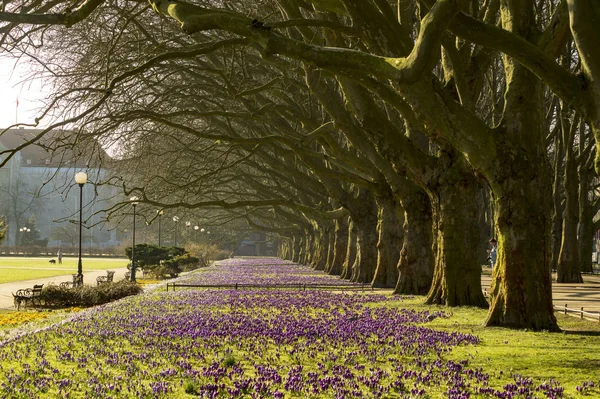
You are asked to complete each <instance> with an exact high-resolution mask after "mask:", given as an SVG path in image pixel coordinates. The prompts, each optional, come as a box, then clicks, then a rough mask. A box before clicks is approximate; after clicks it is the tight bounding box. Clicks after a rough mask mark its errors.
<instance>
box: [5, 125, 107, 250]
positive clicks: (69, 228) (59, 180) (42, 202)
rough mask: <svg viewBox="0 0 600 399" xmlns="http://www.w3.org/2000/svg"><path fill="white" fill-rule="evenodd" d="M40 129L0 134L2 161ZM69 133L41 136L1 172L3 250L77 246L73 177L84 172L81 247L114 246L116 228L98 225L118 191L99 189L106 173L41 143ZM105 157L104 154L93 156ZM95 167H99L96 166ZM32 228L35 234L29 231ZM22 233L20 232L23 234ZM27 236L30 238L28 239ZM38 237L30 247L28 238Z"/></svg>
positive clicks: (66, 151)
mask: <svg viewBox="0 0 600 399" xmlns="http://www.w3.org/2000/svg"><path fill="white" fill-rule="evenodd" d="M39 132H41V130H39V129H11V130H8V131H6V132H5V133H4V134H2V135H1V136H0V151H1V152H3V154H2V155H0V162H1V161H4V160H5V159H7V157H8V156H9V154H10V153H8V152H5V151H7V150H12V149H14V148H17V147H18V146H20V145H22V144H23V143H24V142H25V141H26V140H27V139H28V138H31V137H33V136H34V135H35V134H37V133H39ZM69 134H72V133H71V132H67V131H57V132H52V133H51V134H48V135H46V136H45V137H44V140H43V141H42V142H41V143H40V144H38V145H30V146H27V147H25V148H23V149H21V150H20V151H18V152H16V153H15V154H14V155H13V157H12V158H11V159H10V160H8V162H7V163H6V165H4V166H3V167H2V168H0V215H2V216H4V217H5V218H6V221H7V225H8V233H7V237H6V239H5V240H4V243H3V246H15V245H22V244H26V243H29V244H36V245H40V246H44V244H46V245H47V246H49V247H67V248H68V247H73V246H75V245H76V244H77V245H78V237H79V236H78V233H79V230H78V226H79V225H78V223H79V194H80V188H79V186H78V185H77V184H76V183H75V181H74V176H75V173H77V172H78V171H81V170H83V171H85V172H87V174H88V182H89V183H88V184H86V185H85V186H84V187H83V219H84V222H85V226H86V227H85V228H84V233H83V237H84V240H83V241H84V242H83V246H84V247H86V246H93V247H110V246H115V245H117V244H118V242H117V239H116V230H112V231H111V230H110V229H108V226H106V224H104V223H102V221H103V220H104V218H105V214H104V213H103V212H102V210H103V209H108V208H110V206H111V205H112V204H113V203H114V202H115V198H116V195H117V189H116V188H114V187H112V186H108V185H102V184H101V183H102V180H103V178H104V176H105V175H106V170H105V169H102V168H94V167H90V166H89V165H86V164H85V161H82V160H81V159H82V157H78V156H75V153H73V152H72V151H71V150H70V149H68V147H67V149H64V150H63V149H60V150H59V151H52V150H50V146H47V145H44V143H50V142H52V140H53V138H55V137H66V136H68V135H69ZM101 157H104V158H105V159H108V156H107V155H106V153H103V154H100V155H96V158H97V159H99V158H101ZM96 164H99V163H96ZM31 228H33V229H34V230H37V232H35V231H34V232H31V231H28V229H29V230H31ZM21 230H24V231H21ZM28 235H30V236H29V237H28ZM33 237H35V238H37V240H36V241H37V242H36V243H33V242H32V238H33Z"/></svg>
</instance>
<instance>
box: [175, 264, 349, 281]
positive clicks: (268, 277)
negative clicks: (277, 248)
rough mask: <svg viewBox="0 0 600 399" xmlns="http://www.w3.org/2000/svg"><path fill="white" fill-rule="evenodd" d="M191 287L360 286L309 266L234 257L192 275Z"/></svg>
mask: <svg viewBox="0 0 600 399" xmlns="http://www.w3.org/2000/svg"><path fill="white" fill-rule="evenodd" d="M186 282H187V283H189V284H199V285H204V284H231V285H234V284H236V283H239V284H263V285H269V284H322V285H331V286H336V285H337V286H357V285H360V284H354V283H351V282H349V281H348V280H343V279H340V278H339V277H337V276H330V275H328V274H325V273H323V272H321V271H316V270H314V269H312V268H310V267H308V266H304V265H299V264H297V263H292V262H289V261H284V260H281V259H277V258H255V259H252V258H232V259H226V260H222V261H219V262H216V263H215V264H214V265H213V266H211V267H208V268H205V269H201V270H199V272H197V273H194V274H192V275H190V276H189V277H188V278H187V280H186Z"/></svg>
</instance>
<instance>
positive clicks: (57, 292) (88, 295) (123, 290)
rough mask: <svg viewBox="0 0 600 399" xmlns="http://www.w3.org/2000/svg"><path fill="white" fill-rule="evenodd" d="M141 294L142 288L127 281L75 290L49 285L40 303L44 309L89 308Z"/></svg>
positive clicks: (43, 292) (86, 286)
mask: <svg viewBox="0 0 600 399" xmlns="http://www.w3.org/2000/svg"><path fill="white" fill-rule="evenodd" d="M140 292H142V288H141V287H140V286H138V285H137V284H135V283H131V282H129V281H126V280H123V281H119V282H117V283H111V284H102V285H99V286H92V285H82V286H80V287H75V288H61V287H59V286H57V285H54V284H49V285H47V286H45V287H44V289H43V290H42V293H41V295H40V302H41V303H42V304H43V305H42V306H44V307H57V308H63V307H70V306H80V307H88V306H95V305H101V304H103V303H108V302H111V301H115V300H117V299H121V298H124V297H126V296H130V295H136V294H139V293H140Z"/></svg>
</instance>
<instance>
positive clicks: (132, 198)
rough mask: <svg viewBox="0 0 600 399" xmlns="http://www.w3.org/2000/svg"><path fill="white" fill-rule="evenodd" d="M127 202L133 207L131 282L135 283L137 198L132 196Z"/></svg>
mask: <svg viewBox="0 0 600 399" xmlns="http://www.w3.org/2000/svg"><path fill="white" fill-rule="evenodd" d="M129 200H130V201H131V205H133V235H132V239H131V282H132V283H135V271H136V266H135V207H136V205H137V204H138V200H139V198H138V197H135V196H134V197H131V198H129Z"/></svg>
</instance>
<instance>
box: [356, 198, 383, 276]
mask: <svg viewBox="0 0 600 399" xmlns="http://www.w3.org/2000/svg"><path fill="white" fill-rule="evenodd" d="M358 200H359V202H360V203H361V204H362V207H360V208H359V209H353V210H351V215H352V219H353V220H354V223H355V224H356V227H357V229H358V231H357V239H356V251H357V253H356V261H355V262H354V267H353V270H352V278H351V279H350V280H351V281H353V282H357V283H371V281H373V277H374V276H375V269H377V241H378V239H379V237H378V234H377V205H376V203H375V198H374V195H373V193H371V192H370V191H368V190H364V189H360V192H359V195H358Z"/></svg>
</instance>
